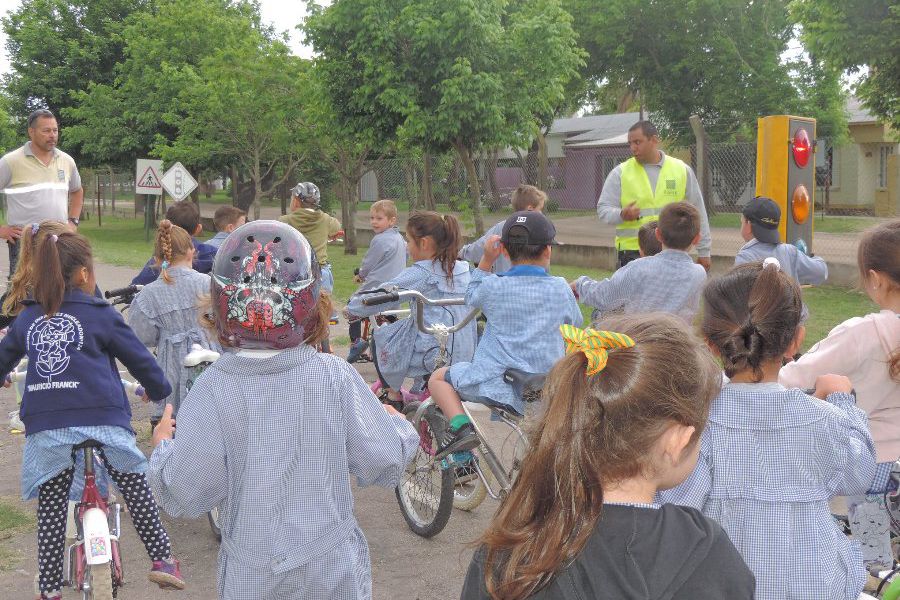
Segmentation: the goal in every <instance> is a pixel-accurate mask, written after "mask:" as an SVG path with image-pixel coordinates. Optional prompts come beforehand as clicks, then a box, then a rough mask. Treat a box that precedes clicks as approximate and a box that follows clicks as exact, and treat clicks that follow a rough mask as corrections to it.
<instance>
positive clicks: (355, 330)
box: [348, 319, 362, 343]
mask: <svg viewBox="0 0 900 600" xmlns="http://www.w3.org/2000/svg"><path fill="white" fill-rule="evenodd" d="M348 332H349V333H350V342H351V343H352V342H355V341H356V340H358V339H359V338H360V337H362V319H360V320H358V321H350V326H349V327H348Z"/></svg>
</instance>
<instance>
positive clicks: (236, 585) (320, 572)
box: [150, 221, 419, 599]
mask: <svg viewBox="0 0 900 600" xmlns="http://www.w3.org/2000/svg"><path fill="white" fill-rule="evenodd" d="M279 238H280V239H279ZM275 240H279V241H277V242H275ZM259 257H263V258H264V260H263V261H259ZM233 258H237V260H236V261H234V260H232V259H233ZM288 258H291V259H292V261H291V262H288V261H287V259H288ZM266 259H267V260H266ZM212 277H213V315H214V316H213V319H214V325H215V327H216V329H217V330H218V333H219V338H220V339H221V340H223V343H225V344H226V345H228V346H230V347H231V348H232V351H231V352H226V353H225V354H223V355H222V357H221V358H219V359H218V360H217V361H216V362H214V363H213V364H212V365H210V366H209V367H207V369H206V370H205V371H204V372H203V373H202V374H201V375H200V376H199V377H198V378H197V379H196V380H195V381H194V385H193V386H192V387H191V390H190V392H189V393H188V396H187V399H186V401H185V402H184V405H183V406H182V408H181V412H180V413H179V415H178V435H177V436H176V437H175V439H174V440H173V439H172V431H173V422H172V419H171V418H170V416H171V410H172V409H171V407H169V406H167V407H166V412H165V413H164V416H163V420H162V422H161V423H160V424H159V426H158V427H157V428H156V430H155V431H154V435H153V442H154V445H155V446H156V449H155V450H154V451H153V455H152V456H151V458H150V461H151V466H150V479H151V482H152V485H153V489H154V491H155V492H156V494H157V498H158V499H159V502H160V505H161V506H162V507H163V509H164V510H166V512H168V513H169V514H171V515H173V516H182V515H184V516H188V517H192V518H196V517H198V516H200V515H203V514H204V513H206V512H208V511H209V510H211V509H212V508H215V507H218V508H219V515H220V522H221V527H222V547H221V550H220V551H219V581H218V597H219V598H229V599H232V598H360V599H365V598H370V597H371V585H372V574H371V566H370V564H369V550H368V546H367V544H366V539H365V536H364V535H363V532H362V531H361V530H360V528H359V525H358V524H357V522H356V519H355V517H354V515H353V495H352V491H351V482H350V476H351V475H355V476H356V478H357V481H358V483H359V484H360V485H370V484H375V485H380V486H384V487H388V488H391V487H395V486H396V485H397V484H398V483H399V481H400V476H401V475H402V473H403V471H404V468H405V466H406V464H407V463H408V462H409V461H410V459H411V458H412V456H413V454H414V453H415V451H416V448H417V447H418V444H419V436H418V434H417V433H416V431H415V429H414V428H413V427H412V425H410V423H409V422H407V421H406V420H405V419H404V418H403V417H402V416H401V415H399V414H397V413H396V411H393V410H392V409H391V408H390V407H387V408H386V409H385V408H382V407H381V406H380V405H379V403H378V400H377V399H376V398H375V396H374V395H373V394H372V392H371V391H370V390H369V388H368V386H367V385H366V383H365V382H364V381H363V379H362V377H361V376H360V375H359V373H357V372H356V371H355V370H354V369H353V367H351V366H350V365H348V364H347V363H346V362H345V361H344V360H343V359H341V358H338V357H336V356H333V355H330V354H321V353H317V352H316V350H315V347H314V346H315V344H317V343H318V342H319V341H321V340H322V339H323V337H324V336H325V335H326V331H327V327H328V318H329V315H330V313H331V301H330V300H329V297H328V295H326V294H320V292H319V290H320V277H319V274H318V266H317V265H316V263H315V258H314V255H313V253H312V249H311V247H310V245H309V243H308V242H307V241H306V240H305V239H304V238H303V236H301V235H300V234H299V233H298V232H297V231H296V230H295V229H293V228H291V227H289V226H287V225H284V224H282V223H278V222H277V221H253V222H252V223H248V224H246V225H244V226H243V227H241V228H239V229H237V230H235V232H234V233H233V234H232V235H231V236H229V238H228V239H227V240H226V241H225V243H224V244H222V247H221V248H220V250H219V258H218V259H217V260H216V265H215V267H214V269H213V273H212ZM266 315H268V316H269V317H270V318H257V317H265V316H266ZM388 413H391V414H388Z"/></svg>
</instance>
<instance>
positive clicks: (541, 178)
mask: <svg viewBox="0 0 900 600" xmlns="http://www.w3.org/2000/svg"><path fill="white" fill-rule="evenodd" d="M537 145H538V185H537V188H538V189H539V190H542V191H544V192H549V190H550V178H549V171H548V164H547V163H548V159H547V138H546V137H544V132H543V131H538V134H537Z"/></svg>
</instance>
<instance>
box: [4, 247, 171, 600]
mask: <svg viewBox="0 0 900 600" xmlns="http://www.w3.org/2000/svg"><path fill="white" fill-rule="evenodd" d="M34 267H35V269H36V271H37V272H40V274H41V276H40V277H39V278H36V279H35V281H34V289H33V299H26V300H25V301H24V304H25V308H24V310H22V312H21V313H19V316H18V317H17V318H16V321H15V323H13V325H12V327H11V329H10V332H9V333H8V334H7V335H6V337H4V338H3V340H2V341H0V371H2V372H4V373H6V372H9V371H10V370H11V369H12V368H13V367H14V366H15V364H16V363H17V362H18V361H19V359H21V358H22V356H25V355H27V356H28V373H27V375H26V391H25V397H24V399H23V400H22V412H21V417H22V420H23V421H24V422H25V427H26V438H25V440H26V441H25V452H24V456H23V458H22V496H23V498H24V499H26V500H29V499H32V498H35V497H37V498H38V508H37V527H38V532H39V535H38V566H39V578H38V580H39V586H40V590H41V597H42V598H50V599H59V598H61V593H60V589H61V587H62V583H63V582H62V561H63V544H64V540H65V522H66V509H67V500H68V492H69V487H70V485H71V484H72V477H73V472H74V468H73V466H72V446H73V445H75V444H79V443H81V442H84V441H86V440H89V439H94V440H97V441H99V442H101V443H102V444H103V450H102V453H101V456H102V457H103V461H104V463H105V465H106V468H107V470H108V471H109V474H110V476H111V477H112V479H113V481H115V483H116V486H117V487H118V488H119V490H120V491H121V492H122V495H123V496H124V497H125V501H126V502H127V503H128V508H129V513H130V514H131V515H132V519H133V520H134V526H135V529H136V530H137V533H138V535H139V536H140V538H141V541H142V542H143V543H144V546H145V547H146V549H147V552H148V554H149V555H150V558H151V559H152V560H153V567H152V570H151V571H150V575H149V579H150V581H152V582H154V583H157V584H158V585H159V586H160V587H167V586H168V587H177V588H178V589H183V588H184V581H183V580H182V578H181V572H180V568H179V564H178V561H176V560H175V559H173V558H172V555H171V547H170V544H169V537H168V534H167V533H166V531H165V529H163V526H162V524H161V523H160V520H159V513H158V511H157V508H156V504H155V503H154V501H153V497H152V495H151V492H150V488H149V486H148V485H147V480H146V478H145V477H144V475H143V472H144V469H145V468H146V466H147V460H146V458H144V455H143V454H141V452H140V450H138V448H137V445H136V444H135V436H134V431H133V430H132V428H131V407H130V405H129V403H128V399H127V398H126V396H125V390H124V389H123V388H122V384H121V381H120V379H119V371H118V369H117V368H116V363H115V361H116V360H119V361H121V362H122V364H124V365H125V367H126V368H127V369H128V370H129V371H131V373H132V374H133V375H134V376H135V377H136V378H137V379H138V381H140V383H141V385H143V386H144V387H145V388H146V389H147V393H148V395H149V396H150V397H151V398H164V397H165V396H168V395H169V393H170V392H171V391H172V388H171V386H170V385H169V383H168V382H167V381H166V379H165V377H164V375H163V373H162V371H161V370H160V368H159V366H158V365H157V364H156V361H155V360H154V359H153V355H152V354H150V353H149V352H148V351H147V350H146V349H145V348H144V346H143V345H142V344H141V343H140V341H139V340H138V339H137V338H136V337H135V336H134V333H133V332H132V331H131V329H130V328H129V327H128V326H127V325H126V324H125V321H123V320H122V317H121V316H120V315H119V313H118V312H116V310H115V309H114V308H112V307H111V306H110V305H109V304H107V303H106V302H105V301H104V300H101V299H99V298H96V297H94V296H92V294H93V292H94V289H95V286H96V282H95V280H94V270H93V261H92V259H91V247H90V245H89V244H88V241H87V240H86V239H85V238H84V237H82V236H81V235H78V234H76V233H61V234H51V235H47V236H45V237H44V238H43V239H42V241H41V244H40V246H39V247H38V249H37V253H36V256H35V259H34Z"/></svg>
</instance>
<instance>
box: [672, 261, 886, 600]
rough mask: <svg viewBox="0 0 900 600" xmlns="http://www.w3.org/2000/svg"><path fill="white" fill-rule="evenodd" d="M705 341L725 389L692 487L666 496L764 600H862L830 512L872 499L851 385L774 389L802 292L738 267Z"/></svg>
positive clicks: (707, 315) (853, 555)
mask: <svg viewBox="0 0 900 600" xmlns="http://www.w3.org/2000/svg"><path fill="white" fill-rule="evenodd" d="M703 301H704V306H705V308H704V315H703V326H702V327H703V334H704V335H705V337H706V340H707V344H709V346H710V347H711V348H712V349H713V352H714V353H716V354H718V356H719V358H720V359H721V361H722V364H723V365H724V367H725V374H726V375H727V376H728V377H729V378H730V383H728V384H726V385H725V386H724V387H723V388H722V391H721V393H720V394H719V397H718V398H717V399H716V400H715V401H714V402H713V405H712V411H711V413H710V417H709V423H708V425H707V427H706V431H704V432H703V436H702V438H701V440H700V459H699V461H698V463H697V467H696V469H695V470H694V473H693V474H692V475H691V476H690V478H688V480H687V481H686V482H685V483H684V484H682V485H681V486H679V487H678V488H675V489H673V490H670V491H667V492H663V493H662V494H661V497H662V498H663V499H665V500H667V501H669V502H674V503H676V504H684V505H687V506H693V507H694V508H698V509H702V510H703V514H704V515H706V516H707V517H710V518H712V519H714V520H716V521H718V522H719V524H720V525H722V527H723V528H724V529H725V531H726V532H727V533H728V536H729V537H730V538H731V541H732V542H734V545H735V547H737V549H738V552H740V553H741V555H742V556H743V557H744V560H745V561H747V565H748V566H749V567H750V570H751V571H753V574H754V575H755V576H756V599H757V600H784V599H785V598H816V599H820V598H821V599H826V598H828V599H832V598H833V599H846V600H856V598H857V597H858V596H859V593H860V591H861V590H862V587H863V583H864V582H865V577H866V574H865V570H864V568H863V562H862V555H861V553H860V550H859V543H858V542H855V541H851V540H850V539H849V538H848V537H847V536H846V535H844V533H843V532H842V531H841V530H840V528H839V527H838V526H837V524H836V522H835V520H834V518H833V517H832V516H831V511H830V509H829V505H828V501H829V499H830V498H831V497H833V496H837V495H848V494H851V495H852V494H861V493H863V492H865V491H866V490H867V489H868V487H869V484H870V483H871V481H872V477H873V475H874V473H875V452H874V446H873V443H872V437H871V435H869V430H868V427H867V424H866V415H865V413H864V412H863V411H862V410H861V409H859V408H857V407H856V405H855V400H854V397H853V396H852V394H851V393H850V392H851V390H852V385H851V384H850V381H849V380H848V379H847V378H846V377H841V376H837V375H823V376H819V377H818V378H817V379H816V391H815V397H813V396H808V395H807V394H805V393H804V392H803V391H801V390H798V389H785V388H784V387H782V386H781V385H779V384H778V370H779V368H780V367H781V362H782V359H783V358H784V357H789V356H793V355H794V353H796V351H797V349H798V348H799V347H800V344H801V343H802V340H803V332H804V330H803V327H802V326H801V325H800V310H801V301H800V288H799V286H798V285H797V282H796V281H794V280H793V279H792V278H791V277H789V276H788V275H787V274H785V273H782V272H781V271H780V270H779V268H778V261H777V260H775V259H773V258H769V259H767V260H766V263H765V265H764V264H763V263H759V262H756V263H748V264H746V265H741V266H738V267H734V268H733V269H732V270H731V271H729V272H728V273H727V274H726V275H724V276H721V277H717V278H715V279H712V280H711V281H710V282H709V284H708V285H707V286H706V288H705V289H704V291H703Z"/></svg>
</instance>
